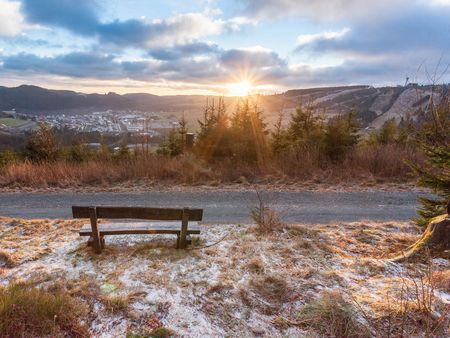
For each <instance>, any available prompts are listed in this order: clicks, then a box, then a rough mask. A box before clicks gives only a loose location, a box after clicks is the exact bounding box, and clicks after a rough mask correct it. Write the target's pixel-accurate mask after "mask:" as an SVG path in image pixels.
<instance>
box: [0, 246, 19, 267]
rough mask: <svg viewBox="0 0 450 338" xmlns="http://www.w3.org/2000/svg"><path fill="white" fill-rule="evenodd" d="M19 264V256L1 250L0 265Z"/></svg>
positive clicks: (12, 265)
mask: <svg viewBox="0 0 450 338" xmlns="http://www.w3.org/2000/svg"><path fill="white" fill-rule="evenodd" d="M16 265H17V258H16V257H15V256H14V255H13V254H12V253H11V252H7V251H5V250H0V266H3V267H6V268H12V267H14V266H16Z"/></svg>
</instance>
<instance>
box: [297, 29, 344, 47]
mask: <svg viewBox="0 0 450 338" xmlns="http://www.w3.org/2000/svg"><path fill="white" fill-rule="evenodd" d="M349 32H350V28H343V29H341V30H340V31H335V32H325V33H318V34H303V35H299V36H298V37H297V45H298V46H299V47H303V46H306V45H309V44H312V43H314V42H317V41H330V40H339V39H342V38H343V37H344V36H345V35H346V34H347V33H349Z"/></svg>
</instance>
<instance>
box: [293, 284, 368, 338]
mask: <svg viewBox="0 0 450 338" xmlns="http://www.w3.org/2000/svg"><path fill="white" fill-rule="evenodd" d="M298 319H299V323H300V325H301V326H304V327H306V328H310V329H313V330H314V331H316V332H318V333H319V334H321V335H323V336H326V337H342V338H362V337H370V331H369V329H368V328H367V327H366V326H364V325H363V324H361V323H360V322H359V321H358V320H357V310H356V309H355V308H354V307H353V305H352V304H350V303H348V302H346V301H345V300H344V298H343V297H342V295H341V294H340V293H337V292H324V293H322V294H321V295H320V296H319V297H318V298H316V299H315V300H313V301H312V302H311V303H309V304H307V305H305V306H304V307H303V308H302V309H301V311H300V313H299V315H298Z"/></svg>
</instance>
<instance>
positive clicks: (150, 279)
mask: <svg viewBox="0 0 450 338" xmlns="http://www.w3.org/2000/svg"><path fill="white" fill-rule="evenodd" d="M82 223H83V221H64V220H20V219H8V218H0V247H1V250H0V336H2V337H5V336H6V337H8V334H9V336H23V335H22V334H25V333H27V334H28V336H33V337H35V336H44V335H48V336H52V337H67V336H70V337H86V336H96V337H101V336H113V337H179V336H183V337H256V336H261V337H280V338H281V337H348V338H359V337H364V338H365V337H367V338H369V337H411V336H414V337H444V336H448V334H449V331H448V330H449V326H448V324H449V320H450V317H449V313H450V312H449V311H450V304H449V303H448V302H449V299H450V298H449V297H450V284H449V282H450V274H449V271H450V270H449V268H450V263H449V261H448V260H446V259H442V258H435V259H431V258H427V257H417V258H416V259H415V260H414V261H408V262H392V261H390V260H389V258H390V257H391V256H392V255H396V254H398V253H399V252H402V250H404V249H405V248H407V247H408V246H409V245H410V244H411V243H413V242H414V241H415V240H416V239H417V238H418V236H420V230H419V229H417V228H416V227H415V226H414V225H412V224H410V223H408V222H372V221H364V222H353V223H348V222H342V223H330V224H315V225H314V226H313V227H311V226H308V225H305V224H303V225H302V224H293V225H288V224H284V223H282V222H278V223H270V224H272V226H268V227H264V228H263V227H261V226H260V227H258V226H256V225H221V226H217V225H202V235H201V236H199V237H197V238H195V239H193V244H192V246H190V247H189V249H188V250H177V249H175V238H173V236H164V235H159V236H110V237H108V238H107V241H106V242H107V243H106V248H105V251H104V252H103V254H102V255H95V254H94V253H93V252H92V251H91V249H90V248H88V247H87V246H86V243H85V241H86V239H84V238H80V236H78V234H77V231H78V229H79V228H80V227H81V224H82ZM270 224H268V225H270ZM62 301H64V302H66V303H67V304H68V310H69V311H63V310H61V306H60V304H61V302H62ZM2 302H3V303H2ZM24 309H33V310H34V311H32V312H31V311H26V310H24ZM74 310H77V312H75V311H74ZM72 313H73V315H72ZM18 323H23V325H21V324H18ZM324 323H326V325H325V324H324ZM25 336H27V335H25Z"/></svg>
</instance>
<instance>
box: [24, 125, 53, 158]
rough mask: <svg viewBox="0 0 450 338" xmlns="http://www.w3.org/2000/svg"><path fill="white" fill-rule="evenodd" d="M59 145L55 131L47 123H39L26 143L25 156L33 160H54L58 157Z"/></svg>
mask: <svg viewBox="0 0 450 338" xmlns="http://www.w3.org/2000/svg"><path fill="white" fill-rule="evenodd" d="M59 151H60V145H59V143H58V141H57V140H56V136H55V133H54V132H53V130H52V128H51V127H50V126H49V125H47V124H41V125H40V126H39V129H38V130H36V131H34V132H33V133H32V134H31V136H30V138H29V139H28V142H27V145H26V154H27V157H28V158H30V159H31V160H33V161H37V162H39V161H54V160H56V159H57V158H58V156H59Z"/></svg>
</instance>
